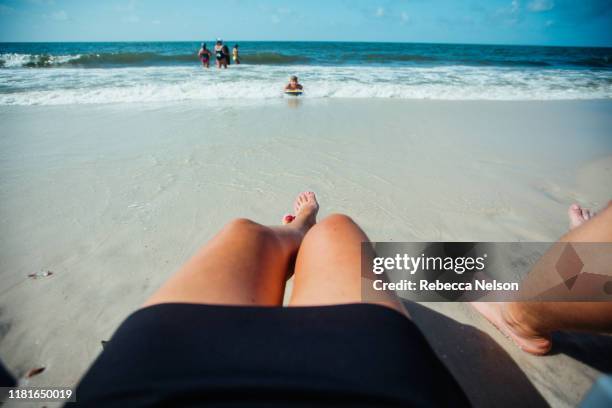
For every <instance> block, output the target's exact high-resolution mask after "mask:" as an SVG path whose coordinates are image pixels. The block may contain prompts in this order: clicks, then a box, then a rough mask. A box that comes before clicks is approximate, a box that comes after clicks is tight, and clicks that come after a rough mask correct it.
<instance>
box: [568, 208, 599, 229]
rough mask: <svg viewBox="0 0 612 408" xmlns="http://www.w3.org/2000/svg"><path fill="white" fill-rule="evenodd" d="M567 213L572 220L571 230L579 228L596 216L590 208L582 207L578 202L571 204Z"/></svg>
mask: <svg viewBox="0 0 612 408" xmlns="http://www.w3.org/2000/svg"><path fill="white" fill-rule="evenodd" d="M567 215H568V216H569V220H570V225H569V226H570V230H573V229H574V228H577V227H579V226H581V225H582V224H584V223H585V222H587V221H588V220H590V219H591V218H593V217H594V216H595V213H594V212H591V210H589V209H588V208H582V207H581V206H580V205H578V204H572V205H570V208H569V209H568V210H567Z"/></svg>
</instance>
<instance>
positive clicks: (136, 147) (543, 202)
mask: <svg viewBox="0 0 612 408" xmlns="http://www.w3.org/2000/svg"><path fill="white" fill-rule="evenodd" d="M0 123H1V124H2V125H1V127H0V222H1V225H2V234H1V235H0V356H1V360H2V361H3V362H4V363H5V365H6V366H7V367H8V368H9V369H10V370H11V371H12V372H13V373H14V374H16V375H22V374H23V373H25V372H26V371H27V370H29V369H30V368H33V367H35V366H45V367H46V370H45V371H44V372H43V373H42V374H41V375H39V376H37V377H34V378H33V379H32V380H31V381H30V384H31V385H72V384H74V383H75V382H77V381H78V379H79V378H80V376H81V375H82V374H83V372H84V371H85V370H86V368H87V367H88V366H89V364H90V363H91V362H92V361H93V359H94V358H95V357H96V355H97V354H98V353H99V352H100V351H101V345H100V341H101V340H105V339H108V338H109V337H110V335H111V334H112V332H113V330H114V329H115V328H116V327H117V325H118V324H119V323H120V322H121V321H122V320H123V319H124V318H125V317H126V316H127V315H128V314H129V313H130V312H132V311H134V310H135V309H136V308H138V307H139V305H140V304H142V302H143V301H144V300H145V299H146V298H147V297H148V296H149V295H150V294H151V293H152V292H153V291H154V290H155V289H156V288H157V287H158V286H159V285H160V284H161V283H162V282H163V281H164V280H165V279H166V278H167V277H168V276H170V274H171V273H172V272H173V271H174V270H176V269H177V268H178V267H179V266H180V265H181V263H182V262H184V261H185V260H186V259H187V258H188V257H189V255H190V254H191V253H193V252H194V251H195V250H196V249H197V248H198V247H199V246H200V245H201V244H203V243H204V242H205V241H206V240H207V239H209V238H210V237H211V236H212V235H213V234H214V232H215V231H216V230H218V229H219V228H220V227H221V226H222V225H223V223H225V222H226V221H228V220H230V219H231V218H234V217H249V218H253V219H255V220H257V221H259V222H262V223H268V224H273V223H277V222H280V219H281V217H282V215H283V214H285V213H287V212H288V211H290V209H291V203H292V201H293V199H294V197H295V195H296V194H297V193H298V192H299V191H302V190H305V189H309V190H313V191H316V192H317V194H318V198H319V201H320V203H321V213H320V214H321V216H322V217H324V216H325V215H327V214H330V213H333V212H343V213H347V214H349V215H351V216H352V217H353V218H354V219H355V220H356V221H357V222H359V223H360V224H361V225H362V226H363V227H364V229H365V231H366V232H367V233H368V235H369V236H370V238H371V239H372V240H376V241H392V240H393V241H444V240H446V241H470V240H478V241H553V240H555V239H557V238H558V237H559V236H560V235H561V234H562V233H563V232H564V231H565V230H566V229H567V217H566V209H567V207H568V206H569V205H570V204H571V203H572V202H580V203H581V204H583V205H586V206H590V207H593V208H597V207H599V206H601V205H603V204H605V203H606V202H607V200H608V199H610V198H612V184H611V183H610V182H609V180H611V179H612V138H611V137H610V129H612V126H611V125H612V103H611V102H609V101H581V102H570V101H568V102H465V101H463V102H443V101H406V100H403V101H402V100H367V99H365V100H364V99H362V100H351V99H346V100H342V99H335V100H309V99H304V100H302V101H295V100H294V101H290V100H280V101H279V100H274V101H263V102H258V103H254V102H252V101H250V102H245V103H242V104H237V103H236V101H232V102H231V103H230V102H222V101H221V102H215V103H201V102H197V103H195V102H194V103H185V104H173V105H144V106H140V107H136V106H132V105H90V106H47V107H36V106H32V107H6V106H5V107H1V108H0ZM41 271H42V272H44V271H52V272H53V274H52V275H50V276H47V277H41V278H38V279H31V278H28V277H27V275H28V274H31V273H37V272H41ZM426 306H427V307H425V306H418V307H419V310H420V311H422V313H421V314H420V315H419V316H420V317H418V318H417V317H416V315H417V314H418V312H417V313H416V314H415V320H417V322H418V323H419V324H420V325H421V326H422V327H423V329H424V331H425V333H426V335H428V337H431V338H430V340H431V341H432V342H434V343H436V341H437V343H436V344H434V347H435V348H436V350H437V351H438V352H439V353H440V355H441V358H442V359H443V360H445V361H446V362H447V363H448V361H455V362H457V361H459V362H461V364H459V363H456V364H455V365H458V366H464V367H468V368H469V369H465V368H464V371H463V374H465V376H466V378H467V377H469V378H470V379H471V380H472V381H473V382H472V383H471V384H472V385H478V386H475V387H472V388H474V392H475V393H476V394H477V395H480V397H478V396H477V397H474V398H476V400H475V401H476V402H477V403H478V404H482V405H481V406H483V405H486V402H487V401H488V402H490V401H492V400H491V399H489V400H487V399H486V398H485V397H487V395H488V396H489V397H490V398H493V396H494V392H493V391H491V390H493V389H494V386H495V384H494V383H495V379H496V378H499V379H504V378H505V380H503V381H505V382H506V384H509V385H508V386H507V387H506V392H507V393H508V395H510V394H512V395H521V394H520V393H521V392H523V393H526V394H524V395H527V394H529V393H530V392H532V391H533V390H535V391H536V394H537V395H539V397H537V396H536V397H533V395H536V394H533V395H532V398H535V399H534V400H533V401H534V404H533V405H540V404H542V403H545V402H548V404H552V405H554V406H575V405H576V403H577V402H578V401H579V400H580V398H581V397H582V395H583V394H584V392H585V391H586V389H587V388H588V387H589V386H590V384H591V383H592V381H593V379H594V378H596V376H597V375H598V373H599V372H600V371H601V370H603V369H605V367H601V365H597V364H595V363H592V362H591V363H588V362H587V363H585V362H584V361H585V360H586V361H591V360H589V357H588V355H589V350H594V352H597V353H599V355H606V354H605V353H608V355H609V354H610V350H611V347H610V344H609V342H608V343H605V338H604V340H601V341H603V343H601V341H600V340H597V341H595V343H589V342H588V341H590V340H589V339H591V338H590V337H580V336H578V337H571V339H575V340H571V341H570V343H571V344H574V345H575V347H574V348H573V349H571V350H573V351H574V354H571V353H570V352H561V353H560V354H557V355H553V356H549V357H540V358H538V357H532V356H526V355H523V354H522V353H521V352H520V351H518V350H515V351H513V350H512V347H513V345H512V344H511V343H509V342H508V341H506V340H505V338H503V336H501V335H499V334H497V333H496V332H495V330H494V329H492V328H491V327H489V325H487V324H485V322H483V321H481V319H480V318H479V316H477V315H475V314H474V313H473V312H471V310H469V307H468V306H467V305H453V304H432V305H426ZM428 310H429V311H433V310H436V311H437V312H440V313H433V312H431V313H429V312H428ZM432 313H433V314H432ZM453 328H454V329H456V330H455V332H452V331H451V334H452V336H453V342H452V344H450V343H448V342H444V341H441V340H440V339H441V338H442V337H440V336H446V335H447V334H444V333H445V332H444V330H448V329H453ZM457 330H459V332H457ZM462 331H463V332H464V333H467V332H469V333H473V335H471V337H470V336H467V335H466V336H465V337H463V336H461V333H462ZM474 333H475V334H474ZM474 336H476V337H477V338H476V339H475V337H474ZM482 336H485V337H482ZM486 336H488V338H489V339H493V340H495V341H489V340H486V341H485V340H482V338H487V337H486ZM436 339H437V340H436ZM470 339H471V340H472V341H471V342H470ZM478 339H481V340H478ZM585 339H586V340H585ZM462 342H463V343H462ZM572 342H573V343H572ZM584 342H586V343H584ZM468 343H469V344H468ZM462 344H465V347H468V348H469V350H471V352H466V351H465V350H466V348H464V347H463V346H462ZM474 344H480V345H482V347H483V350H486V352H483V353H481V354H478V353H477V352H476V351H478V350H474V348H473V347H474ZM593 344H596V346H595V345H593ZM600 344H603V346H599V345H600ZM606 344H607V346H606ZM585 345H586V346H585ZM470 347H471V348H470ZM598 347H599V348H598ZM602 347H603V348H602ZM462 350H463V351H462ZM498 350H502V351H503V352H504V354H503V356H502V357H499V356H500V353H499V351H498ZM576 350H579V351H580V353H582V354H579V356H577V354H576V353H578V352H576ZM568 353H569V354H568ZM602 353H604V354H602ZM585 354H586V355H587V357H584V355H585ZM504 356H505V357H504ZM580 356H583V357H584V358H582V359H581V358H580ZM471 357H473V358H471ZM499 358H503V359H504V361H505V362H506V363H507V364H508V366H507V367H514V368H513V369H514V370H515V371H512V369H510V368H507V367H504V365H503V364H501V363H500V364H499V365H496V363H495V361H498V359H499ZM470 361H473V362H474V364H470ZM608 361H612V359H608ZM451 365H452V364H451ZM496 369H499V370H500V372H499V373H498V374H499V377H495V375H497V374H496V371H495V370H496ZM455 370H456V368H455ZM508 370H510V371H508ZM517 370H518V371H517ZM460 372H461V370H460ZM509 372H517V373H523V377H525V378H524V380H525V381H523V379H521V380H520V381H519V376H518V375H509V374H508V373H509ZM475 379H481V381H482V382H483V383H480V382H479V381H476V380H475ZM500 381H502V380H500ZM512 381H519V382H520V384H519V385H517V386H516V387H518V388H514V389H513V388H512V387H513V383H512ZM489 383H490V384H491V387H492V388H490V387H487V384H489ZM468 386H469V384H468ZM521 387H523V388H521ZM468 388H469V387H468ZM512 390H514V391H512ZM500 392H503V391H500ZM469 393H470V392H469V391H468V394H469ZM500 395H504V394H500ZM479 398H480V399H479ZM497 398H499V397H497ZM508 398H509V399H508V401H510V400H511V399H510V397H508ZM530 401H531V400H530ZM498 402H499V401H498ZM509 405H510V404H509Z"/></svg>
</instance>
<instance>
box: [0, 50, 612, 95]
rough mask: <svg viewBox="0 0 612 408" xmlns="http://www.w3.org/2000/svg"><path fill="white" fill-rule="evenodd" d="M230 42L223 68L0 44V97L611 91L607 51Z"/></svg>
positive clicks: (167, 58) (164, 53)
mask: <svg viewBox="0 0 612 408" xmlns="http://www.w3.org/2000/svg"><path fill="white" fill-rule="evenodd" d="M236 43H238V44H239V45H240V55H241V61H242V64H241V65H239V66H236V65H231V66H230V69H228V70H227V71H224V72H218V71H217V70H216V69H211V70H204V69H202V67H201V65H200V63H199V61H198V59H197V51H198V48H199V46H200V43H199V42H126V43H0V104H5V105H6V104H65V103H111V102H146V101H162V100H163V101H168V100H189V99H227V98H280V97H282V92H280V90H281V88H282V86H283V84H284V82H285V81H286V79H287V77H288V76H289V75H293V74H296V75H298V76H300V80H301V81H302V82H303V84H304V86H305V88H306V92H305V97H320V98H333V97H378V98H410V99H419V98H427V99H486V100H488V99H491V100H496V99H500V100H508V99H510V100H516V99H518V100H522V99H536V100H548V99H601V98H604V99H608V98H610V97H612V49H611V48H578V47H536V46H501V45H469V44H413V43H407V44H401V43H332V42H248V41H244V42H243V41H229V42H227V45H228V46H229V47H230V48H232V47H233V46H234V44H236ZM207 44H208V46H209V48H212V47H213V45H214V43H213V42H212V41H208V42H207Z"/></svg>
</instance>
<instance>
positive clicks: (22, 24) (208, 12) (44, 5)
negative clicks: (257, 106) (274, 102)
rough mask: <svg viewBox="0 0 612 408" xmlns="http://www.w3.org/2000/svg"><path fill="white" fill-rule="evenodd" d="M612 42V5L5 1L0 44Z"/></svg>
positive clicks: (0, 10)
mask: <svg viewBox="0 0 612 408" xmlns="http://www.w3.org/2000/svg"><path fill="white" fill-rule="evenodd" d="M215 37H223V38H226V39H229V40H314V41H319V40H321V41H327V40H329V41H334V40H335V41H401V42H449V43H501V44H545V45H595V46H612V0H465V1H462V0H308V1H301V0H300V1H298V0H292V1H289V0H267V1H266V0H216V1H205V0H204V1H202V0H200V1H195V0H173V1H171V0H117V1H112V0H111V1H83V0H0V41H140V40H142V41H148V40H168V41H179V40H196V41H197V40H201V39H205V40H209V39H212V38H215Z"/></svg>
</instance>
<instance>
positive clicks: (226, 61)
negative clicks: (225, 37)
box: [222, 44, 231, 68]
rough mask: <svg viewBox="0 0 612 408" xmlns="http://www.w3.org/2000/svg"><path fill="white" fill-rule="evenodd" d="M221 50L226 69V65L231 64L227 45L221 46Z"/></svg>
mask: <svg viewBox="0 0 612 408" xmlns="http://www.w3.org/2000/svg"><path fill="white" fill-rule="evenodd" d="M222 50H223V57H224V58H225V65H226V68H227V65H230V64H231V61H230V52H229V47H228V46H227V45H225V44H223V47H222Z"/></svg>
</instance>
